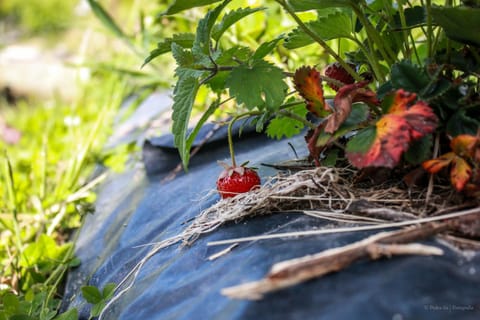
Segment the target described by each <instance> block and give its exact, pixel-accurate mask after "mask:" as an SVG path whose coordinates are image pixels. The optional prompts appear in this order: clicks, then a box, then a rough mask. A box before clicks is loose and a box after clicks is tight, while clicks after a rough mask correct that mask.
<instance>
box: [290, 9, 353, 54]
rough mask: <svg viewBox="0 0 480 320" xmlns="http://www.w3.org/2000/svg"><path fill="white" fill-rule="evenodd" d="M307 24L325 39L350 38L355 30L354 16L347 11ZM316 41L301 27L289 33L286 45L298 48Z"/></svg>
mask: <svg viewBox="0 0 480 320" xmlns="http://www.w3.org/2000/svg"><path fill="white" fill-rule="evenodd" d="M306 25H307V27H309V29H310V30H312V31H314V32H315V34H316V35H317V36H319V37H320V38H321V39H322V40H325V41H327V40H332V39H337V38H350V37H351V33H352V30H353V26H352V17H351V16H350V14H348V13H346V12H335V13H334V14H330V15H328V16H323V17H319V18H318V19H317V20H315V21H312V22H308V23H306ZM314 42H315V40H313V39H312V37H310V36H309V35H308V34H307V33H305V31H304V30H303V29H302V28H300V27H299V28H296V29H294V30H293V31H292V32H290V33H289V34H288V35H287V38H286V39H285V44H284V45H285V47H286V48H287V49H296V48H300V47H304V46H307V45H309V44H312V43H314Z"/></svg>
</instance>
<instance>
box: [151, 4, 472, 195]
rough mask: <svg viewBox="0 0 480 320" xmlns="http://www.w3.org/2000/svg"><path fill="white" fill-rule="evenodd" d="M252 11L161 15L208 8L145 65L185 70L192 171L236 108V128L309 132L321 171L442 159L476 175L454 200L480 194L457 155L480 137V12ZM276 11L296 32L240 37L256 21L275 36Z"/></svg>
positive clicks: (273, 133) (353, 7) (325, 7)
mask: <svg viewBox="0 0 480 320" xmlns="http://www.w3.org/2000/svg"><path fill="white" fill-rule="evenodd" d="M250 3H251V1H250ZM255 3H256V4H258V6H254V7H250V6H243V5H242V4H243V2H241V4H239V3H238V2H236V1H231V0H224V1H220V0H191V1H190V0H189V1H186V0H175V1H171V3H170V6H169V7H168V9H167V10H166V11H165V12H164V13H163V16H175V15H177V14H179V13H183V12H184V11H186V10H190V9H193V8H197V7H204V6H209V7H208V12H207V14H206V15H204V16H203V17H202V18H201V19H199V21H198V24H197V26H196V31H195V33H180V34H173V35H172V36H171V37H169V38H166V39H162V40H161V41H159V42H158V44H157V47H156V48H155V49H154V50H152V51H151V53H150V55H149V56H148V57H147V58H146V60H145V63H149V62H150V61H151V60H153V59H155V58H156V57H158V56H160V55H162V54H165V53H168V52H170V53H171V55H172V56H173V58H174V59H175V61H176V64H177V68H176V70H175V75H176V77H177V81H176V84H175V87H174V90H173V96H174V104H173V115H172V119H173V126H172V131H173V134H174V140H175V144H176V147H177V148H178V150H179V153H180V156H181V158H182V161H183V165H184V168H185V169H187V168H188V163H189V159H190V148H191V146H192V143H193V141H194V138H195V135H196V134H197V133H198V130H199V128H200V127H201V126H202V125H203V124H204V123H205V122H206V121H207V120H208V119H209V118H210V117H211V116H212V115H213V114H217V115H218V114H219V113H221V110H223V109H224V108H227V110H234V114H233V115H230V116H231V117H230V120H229V121H230V124H231V123H233V122H235V121H238V120H240V119H249V120H250V121H251V122H253V123H254V124H255V125H256V127H257V129H258V130H259V131H265V132H266V134H267V135H269V136H270V137H272V138H282V137H285V136H286V137H290V136H293V135H295V134H298V133H300V132H302V130H304V129H305V128H307V129H308V132H307V134H306V140H307V148H308V150H309V152H310V159H311V160H312V161H313V162H314V163H315V164H316V165H321V164H322V160H323V159H324V158H326V157H328V158H329V159H330V160H331V157H329V155H330V154H335V155H343V156H344V157H345V158H346V159H348V161H349V162H350V163H351V164H352V165H353V166H355V167H357V168H366V167H387V168H394V167H409V166H418V165H420V164H421V163H422V162H424V161H427V160H429V159H433V158H436V157H437V156H438V155H439V154H440V152H441V153H446V154H447V155H448V154H450V155H449V156H448V157H450V158H448V159H450V160H448V161H447V160H445V156H442V157H443V158H442V157H441V158H440V160H435V161H443V160H445V161H446V162H445V161H444V162H441V163H442V164H444V165H443V166H447V165H451V166H452V168H453V169H452V170H453V171H454V172H456V173H455V174H457V173H458V171H459V170H463V171H464V172H466V171H468V170H466V169H465V168H467V167H466V166H461V165H460V164H461V163H463V162H462V161H464V162H465V163H468V168H470V169H469V170H470V171H471V172H474V173H471V174H468V175H465V173H464V174H463V176H462V178H461V179H460V180H461V181H462V182H461V183H460V184H459V182H458V181H459V179H456V178H455V179H453V178H452V182H453V184H454V186H455V188H456V189H457V190H463V186H464V185H467V181H468V184H469V185H470V184H473V185H475V184H478V179H477V177H476V175H477V171H478V170H477V169H476V168H477V167H478V162H479V159H478V157H476V156H474V155H472V154H470V153H468V152H467V153H468V156H466V155H465V153H462V155H458V153H456V152H455V150H456V149H458V144H460V145H463V144H462V143H463V142H462V143H460V142H457V141H464V140H465V139H466V138H464V137H465V135H469V136H476V134H477V131H478V128H479V126H480V120H479V119H480V118H479V116H480V96H479V86H480V84H479V83H480V82H479V75H480V32H478V31H479V30H478V23H477V22H478V21H479V20H480V7H479V4H478V2H471V1H469V2H466V1H465V2H464V1H462V2H461V3H459V2H457V1H445V2H442V3H440V2H438V1H431V0H427V1H408V0H407V1H388V0H375V1H353V0H341V1H329V0H319V1H311V0H298V1H287V0H275V1H256V2H255ZM260 3H261V5H262V6H260ZM278 11H281V12H282V13H283V15H284V16H285V17H286V18H285V19H287V18H288V22H286V23H282V26H281V27H277V28H276V29H275V30H277V31H278V33H277V34H272V33H271V32H263V33H260V34H257V35H256V39H255V40H256V41H251V39H242V38H241V37H231V36H232V35H234V34H235V28H236V26H237V25H241V24H242V23H243V21H245V20H248V19H250V17H252V16H258V15H261V16H262V17H263V19H264V20H263V21H264V22H265V25H266V26H268V22H269V21H268V17H269V12H278ZM312 47H314V48H316V49H315V50H313V49H312ZM314 52H316V56H317V57H318V60H317V62H315V63H313V64H314V65H310V66H308V65H302V61H306V58H299V57H302V53H305V54H309V55H310V56H311V57H310V59H309V60H308V61H312V60H314V59H313V58H314V57H315V53H314ZM312 55H314V56H313V57H312ZM320 55H323V58H320ZM322 70H323V73H322ZM324 84H327V85H328V87H327V86H325V87H324ZM202 90H204V91H202ZM205 91H206V92H209V93H210V94H211V96H212V97H214V102H213V103H212V104H211V105H210V106H208V107H207V108H204V112H203V115H202V117H201V118H200V121H198V122H197V124H196V127H195V128H194V129H193V130H191V131H189V130H188V125H189V120H190V117H191V113H192V109H193V107H194V105H195V101H196V99H197V96H198V95H199V94H200V92H202V94H204V93H203V92H205ZM327 98H328V99H327ZM219 110H220V111H219ZM308 113H310V114H311V116H309V117H308V116H307V114H308ZM312 118H313V119H314V120H311V119H312ZM455 137H459V138H455ZM449 139H452V143H448V140H449ZM229 141H230V142H231V139H229ZM450 147H452V148H453V149H454V150H453V151H452V152H453V153H448V152H450V150H449V149H450ZM231 149H232V148H231ZM469 150H470V149H469ZM465 157H467V158H465ZM442 159H443V160H442ZM460 159H463V160H460ZM432 161H434V160H432ZM447 162H448V164H447ZM434 163H435V164H432V162H426V164H425V163H424V167H425V168H426V169H427V170H429V171H430V172H432V173H433V172H438V171H440V169H439V168H440V167H442V164H438V163H436V162H434ZM432 166H433V169H432ZM459 166H460V167H462V168H459ZM437 169H438V170H437ZM475 170H477V171H475ZM470 171H468V172H470ZM460 175H462V174H460ZM467 176H468V178H467ZM459 186H461V187H459ZM477 186H478V185H477ZM469 188H471V187H469Z"/></svg>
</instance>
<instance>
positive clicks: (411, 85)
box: [391, 60, 430, 93]
mask: <svg viewBox="0 0 480 320" xmlns="http://www.w3.org/2000/svg"><path fill="white" fill-rule="evenodd" d="M391 74H392V75H391V79H392V80H391V82H392V85H393V87H394V88H395V89H404V90H405V91H409V92H415V93H420V92H422V90H423V89H424V88H425V87H426V86H427V85H428V84H429V82H430V80H429V78H428V75H427V73H426V72H425V69H423V68H421V67H419V66H417V65H414V64H412V63H411V62H410V61H408V60H403V61H400V62H399V63H396V64H394V65H393V66H392V69H391Z"/></svg>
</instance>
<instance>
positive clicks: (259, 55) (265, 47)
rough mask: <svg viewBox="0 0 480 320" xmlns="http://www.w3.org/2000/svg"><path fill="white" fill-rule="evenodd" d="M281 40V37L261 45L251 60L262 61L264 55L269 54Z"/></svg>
mask: <svg viewBox="0 0 480 320" xmlns="http://www.w3.org/2000/svg"><path fill="white" fill-rule="evenodd" d="M282 40H283V36H280V37H278V38H276V39H273V40H272V41H267V42H264V43H262V44H261V45H260V46H259V47H258V48H257V50H255V53H254V54H253V56H252V59H254V60H260V59H263V58H264V57H265V56H266V55H268V54H270V52H272V51H273V50H274V49H275V48H276V47H277V45H278V43H279V42H280V41H282Z"/></svg>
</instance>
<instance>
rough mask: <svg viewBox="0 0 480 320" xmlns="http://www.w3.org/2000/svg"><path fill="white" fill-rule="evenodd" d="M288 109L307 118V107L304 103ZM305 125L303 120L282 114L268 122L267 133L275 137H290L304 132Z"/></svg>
mask: <svg viewBox="0 0 480 320" xmlns="http://www.w3.org/2000/svg"><path fill="white" fill-rule="evenodd" d="M288 111H289V112H291V113H293V114H295V115H297V116H299V117H301V118H305V117H306V115H307V109H306V108H305V106H304V105H303V104H301V105H298V106H295V107H293V108H290V109H288ZM304 127H305V124H304V123H303V122H301V121H298V120H295V119H292V118H290V117H288V116H283V115H280V116H277V117H276V118H274V119H273V120H272V121H270V123H269V124H268V127H267V135H268V136H269V137H271V138H275V139H281V138H283V137H286V138H290V137H293V136H294V135H297V134H299V133H300V132H302V130H303V128H304Z"/></svg>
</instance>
